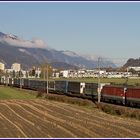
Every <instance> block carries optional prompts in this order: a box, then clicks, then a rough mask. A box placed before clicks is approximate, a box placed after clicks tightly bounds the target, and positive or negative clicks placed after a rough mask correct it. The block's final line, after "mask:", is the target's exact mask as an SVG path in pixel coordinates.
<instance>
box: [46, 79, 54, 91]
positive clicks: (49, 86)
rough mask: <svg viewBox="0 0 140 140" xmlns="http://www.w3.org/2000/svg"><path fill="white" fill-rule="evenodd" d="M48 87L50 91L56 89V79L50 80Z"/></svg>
mask: <svg viewBox="0 0 140 140" xmlns="http://www.w3.org/2000/svg"><path fill="white" fill-rule="evenodd" d="M48 89H49V92H54V91H55V81H48Z"/></svg>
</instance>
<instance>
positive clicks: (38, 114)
mask: <svg viewBox="0 0 140 140" xmlns="http://www.w3.org/2000/svg"><path fill="white" fill-rule="evenodd" d="M0 121H1V123H0V128H1V129H0V137H3V138H6V137H11V138H12V137H17V138H18V137H30V138H31V137H32V138H35V137H37V138H38V137H40V138H43V137H46V138H49V137H52V138H59V137H60V138H63V137H66V138H70V137H72V138H76V137H79V138H84V137H87V138H98V137H102V138H106V137H120V138H124V137H127V138H132V137H133V138H134V137H140V121H138V120H134V119H128V118H121V117H117V116H111V115H109V114H106V113H104V112H101V111H99V110H98V109H96V108H85V107H80V106H77V105H72V104H67V103H60V102H55V101H49V100H41V99H36V100H1V101H0Z"/></svg>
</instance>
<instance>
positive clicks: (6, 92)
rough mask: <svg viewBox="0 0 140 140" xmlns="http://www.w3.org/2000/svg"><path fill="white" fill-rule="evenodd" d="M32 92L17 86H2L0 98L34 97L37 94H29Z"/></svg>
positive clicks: (0, 87)
mask: <svg viewBox="0 0 140 140" xmlns="http://www.w3.org/2000/svg"><path fill="white" fill-rule="evenodd" d="M29 93H31V92H29V91H27V92H25V91H23V90H20V89H16V88H10V87H5V86H0V99H34V98H36V96H35V95H33V94H29Z"/></svg>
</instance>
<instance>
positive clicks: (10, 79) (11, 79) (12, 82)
mask: <svg viewBox="0 0 140 140" xmlns="http://www.w3.org/2000/svg"><path fill="white" fill-rule="evenodd" d="M13 84H14V79H13V78H9V81H8V85H9V86H13Z"/></svg>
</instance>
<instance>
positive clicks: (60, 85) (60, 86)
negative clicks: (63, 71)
mask: <svg viewBox="0 0 140 140" xmlns="http://www.w3.org/2000/svg"><path fill="white" fill-rule="evenodd" d="M67 89H68V81H55V91H56V92H60V93H61V92H62V93H67V92H68V91H67Z"/></svg>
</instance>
